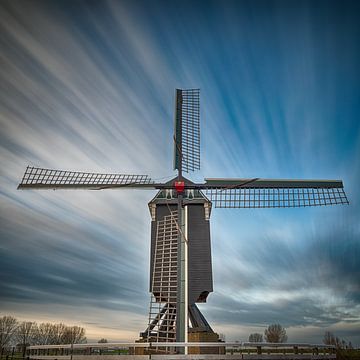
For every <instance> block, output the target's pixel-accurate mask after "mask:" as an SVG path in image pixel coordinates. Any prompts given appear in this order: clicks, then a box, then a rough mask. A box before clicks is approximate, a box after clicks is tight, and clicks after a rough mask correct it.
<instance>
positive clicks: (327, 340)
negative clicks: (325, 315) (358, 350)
mask: <svg viewBox="0 0 360 360" xmlns="http://www.w3.org/2000/svg"><path fill="white" fill-rule="evenodd" d="M323 343H324V344H325V345H334V346H336V348H337V349H352V348H353V347H352V344H351V342H349V343H347V342H346V341H345V340H343V339H340V338H338V337H337V336H335V335H334V334H333V333H332V332H330V331H325V335H324V338H323Z"/></svg>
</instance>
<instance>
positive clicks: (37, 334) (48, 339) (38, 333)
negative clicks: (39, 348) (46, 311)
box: [34, 323, 54, 345]
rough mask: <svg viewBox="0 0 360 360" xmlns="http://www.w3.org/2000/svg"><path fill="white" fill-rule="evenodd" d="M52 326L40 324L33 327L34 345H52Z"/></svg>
mask: <svg viewBox="0 0 360 360" xmlns="http://www.w3.org/2000/svg"><path fill="white" fill-rule="evenodd" d="M53 326H54V325H53V324H50V323H41V324H39V325H36V326H34V343H35V344H36V345H49V344H52V338H53Z"/></svg>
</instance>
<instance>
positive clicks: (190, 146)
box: [174, 89, 200, 172]
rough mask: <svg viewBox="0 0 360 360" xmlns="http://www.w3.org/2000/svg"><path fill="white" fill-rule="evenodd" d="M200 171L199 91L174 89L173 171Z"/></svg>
mask: <svg viewBox="0 0 360 360" xmlns="http://www.w3.org/2000/svg"><path fill="white" fill-rule="evenodd" d="M176 169H177V170H179V171H184V172H190V171H194V170H199V169H200V90H199V89H188V90H181V89H176V100H175V129H174V170H176Z"/></svg>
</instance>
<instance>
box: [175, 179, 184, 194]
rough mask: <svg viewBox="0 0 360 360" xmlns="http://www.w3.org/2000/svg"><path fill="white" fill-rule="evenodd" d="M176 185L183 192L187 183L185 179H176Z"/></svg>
mask: <svg viewBox="0 0 360 360" xmlns="http://www.w3.org/2000/svg"><path fill="white" fill-rule="evenodd" d="M174 186H175V189H176V191H177V192H178V193H182V192H183V191H184V188H185V183H184V182H183V181H175V182H174Z"/></svg>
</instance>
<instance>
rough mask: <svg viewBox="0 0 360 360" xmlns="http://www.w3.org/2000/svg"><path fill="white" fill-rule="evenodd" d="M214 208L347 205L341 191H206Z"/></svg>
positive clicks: (242, 189) (317, 189) (322, 189)
mask: <svg viewBox="0 0 360 360" xmlns="http://www.w3.org/2000/svg"><path fill="white" fill-rule="evenodd" d="M203 191H204V192H205V194H206V196H207V197H208V198H209V200H211V201H212V202H213V204H214V205H215V207H216V208H290V207H306V206H324V205H338V204H348V203H349V201H348V199H347V197H346V194H345V191H344V189H343V188H240V189H223V188H215V189H205V190H203Z"/></svg>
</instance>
